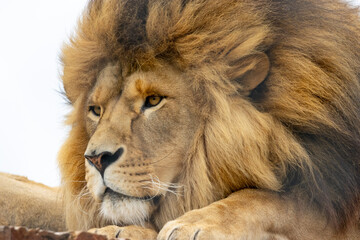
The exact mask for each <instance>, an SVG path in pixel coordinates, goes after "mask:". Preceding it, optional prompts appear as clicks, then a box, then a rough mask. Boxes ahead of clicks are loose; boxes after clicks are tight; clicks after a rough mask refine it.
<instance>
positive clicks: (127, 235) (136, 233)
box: [89, 225, 157, 240]
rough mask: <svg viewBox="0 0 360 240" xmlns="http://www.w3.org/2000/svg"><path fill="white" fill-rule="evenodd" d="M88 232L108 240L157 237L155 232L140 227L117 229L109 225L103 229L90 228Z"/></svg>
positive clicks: (151, 238)
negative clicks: (103, 236) (114, 239)
mask: <svg viewBox="0 0 360 240" xmlns="http://www.w3.org/2000/svg"><path fill="white" fill-rule="evenodd" d="M89 232H91V233H95V234H98V235H105V236H106V237H107V238H108V239H113V238H120V239H131V240H154V239H156V236H157V232H156V231H154V230H152V229H150V228H143V227H140V226H126V227H118V226H115V225H110V226H106V227H103V228H92V229H90V230H89Z"/></svg>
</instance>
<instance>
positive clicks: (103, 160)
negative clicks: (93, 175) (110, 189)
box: [85, 147, 124, 176]
mask: <svg viewBox="0 0 360 240" xmlns="http://www.w3.org/2000/svg"><path fill="white" fill-rule="evenodd" d="M123 152H124V149H123V148H122V147H121V148H119V149H118V150H117V151H116V152H115V153H111V152H102V153H100V154H94V155H85V158H86V159H87V160H88V162H89V164H90V165H92V166H94V167H95V168H96V169H97V170H98V171H99V172H100V174H101V176H104V172H105V169H106V168H107V167H108V166H110V164H112V163H113V162H115V161H116V160H117V159H118V158H119V157H120V156H121V155H122V154H123Z"/></svg>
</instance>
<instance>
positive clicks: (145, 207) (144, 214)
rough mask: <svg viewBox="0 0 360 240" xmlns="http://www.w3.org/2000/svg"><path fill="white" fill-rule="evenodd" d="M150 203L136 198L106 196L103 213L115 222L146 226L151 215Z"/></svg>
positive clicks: (102, 207)
mask: <svg viewBox="0 0 360 240" xmlns="http://www.w3.org/2000/svg"><path fill="white" fill-rule="evenodd" d="M149 212H150V203H148V202H144V201H141V200H134V199H119V200H116V201H114V200H111V199H110V198H109V197H105V198H104V199H103V202H102V204H101V214H102V215H103V216H104V217H105V218H106V219H109V220H110V221H112V222H113V223H114V224H126V225H140V226H144V224H145V222H146V220H147V219H148V217H149Z"/></svg>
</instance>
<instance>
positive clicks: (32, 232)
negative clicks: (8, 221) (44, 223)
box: [0, 226, 107, 240]
mask: <svg viewBox="0 0 360 240" xmlns="http://www.w3.org/2000/svg"><path fill="white" fill-rule="evenodd" d="M30 239H31V240H107V238H106V237H105V236H102V235H96V234H91V233H88V232H51V231H45V230H41V229H38V228H37V229H29V228H25V227H13V226H0V240H30Z"/></svg>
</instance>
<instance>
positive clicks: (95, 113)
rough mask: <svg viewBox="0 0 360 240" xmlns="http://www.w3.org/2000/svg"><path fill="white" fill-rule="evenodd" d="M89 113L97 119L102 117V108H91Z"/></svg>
mask: <svg viewBox="0 0 360 240" xmlns="http://www.w3.org/2000/svg"><path fill="white" fill-rule="evenodd" d="M89 112H91V113H92V114H94V115H95V116H97V117H100V115H101V107H100V106H90V107H89Z"/></svg>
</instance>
